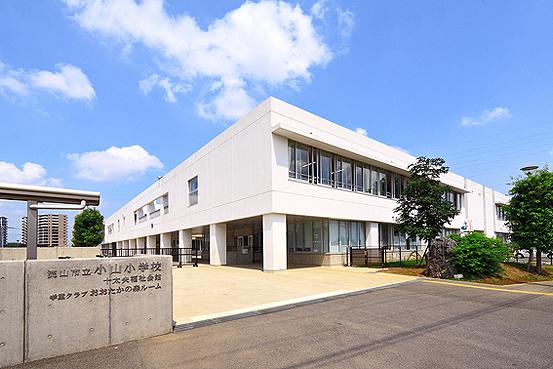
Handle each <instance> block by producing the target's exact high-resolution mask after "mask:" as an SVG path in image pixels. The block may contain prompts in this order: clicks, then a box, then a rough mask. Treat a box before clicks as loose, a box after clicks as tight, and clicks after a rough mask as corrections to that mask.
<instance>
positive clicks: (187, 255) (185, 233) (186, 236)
mask: <svg viewBox="0 0 553 369" xmlns="http://www.w3.org/2000/svg"><path fill="white" fill-rule="evenodd" d="M179 248H180V249H184V250H180V251H179V253H180V254H181V255H183V256H182V262H183V263H191V262H192V232H191V231H190V230H189V229H180V230H179Z"/></svg>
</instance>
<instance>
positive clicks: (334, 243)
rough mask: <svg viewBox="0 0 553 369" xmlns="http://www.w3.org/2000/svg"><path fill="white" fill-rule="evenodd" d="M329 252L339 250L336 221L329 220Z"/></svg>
mask: <svg viewBox="0 0 553 369" xmlns="http://www.w3.org/2000/svg"><path fill="white" fill-rule="evenodd" d="M329 237H330V252H331V253H337V252H340V234H339V232H338V221H336V220H331V221H330V235H329Z"/></svg>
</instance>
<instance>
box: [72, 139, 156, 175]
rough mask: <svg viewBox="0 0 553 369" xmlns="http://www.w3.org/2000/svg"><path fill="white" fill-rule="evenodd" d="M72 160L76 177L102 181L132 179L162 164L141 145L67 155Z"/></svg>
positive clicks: (113, 147)
mask: <svg viewBox="0 0 553 369" xmlns="http://www.w3.org/2000/svg"><path fill="white" fill-rule="evenodd" d="M67 158H68V159H69V160H71V161H72V162H73V166H74V167H75V169H76V171H77V174H76V176H77V178H82V179H88V180H91V181H97V182H103V181H114V180H121V179H127V180H132V179H134V178H135V177H137V176H140V175H143V174H145V173H146V172H147V171H148V170H151V169H161V168H163V164H162V163H161V161H160V160H159V159H158V158H157V157H156V156H154V155H151V154H149V153H148V152H147V151H146V150H144V148H142V146H140V145H133V146H125V147H115V146H112V147H110V148H108V149H106V150H104V151H90V152H84V153H74V154H69V155H68V156H67Z"/></svg>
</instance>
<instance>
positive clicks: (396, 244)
mask: <svg viewBox="0 0 553 369" xmlns="http://www.w3.org/2000/svg"><path fill="white" fill-rule="evenodd" d="M378 239H379V244H378V246H379V247H387V248H394V249H398V248H401V249H406V250H410V249H415V248H417V247H420V246H421V240H420V239H419V238H418V237H411V238H408V237H407V235H406V234H405V233H404V232H400V231H399V229H398V227H397V225H395V224H388V223H380V224H379V225H378ZM371 246H372V245H371ZM373 247H374V246H373Z"/></svg>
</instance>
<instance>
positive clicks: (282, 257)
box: [263, 213, 288, 272]
mask: <svg viewBox="0 0 553 369" xmlns="http://www.w3.org/2000/svg"><path fill="white" fill-rule="evenodd" d="M287 259H288V254H287V250H286V215H285V214H275V213H272V214H266V215H263V271H264V272H277V271H283V270H286V268H287V261H288V260H287Z"/></svg>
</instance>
